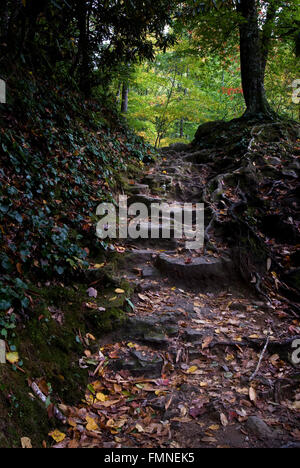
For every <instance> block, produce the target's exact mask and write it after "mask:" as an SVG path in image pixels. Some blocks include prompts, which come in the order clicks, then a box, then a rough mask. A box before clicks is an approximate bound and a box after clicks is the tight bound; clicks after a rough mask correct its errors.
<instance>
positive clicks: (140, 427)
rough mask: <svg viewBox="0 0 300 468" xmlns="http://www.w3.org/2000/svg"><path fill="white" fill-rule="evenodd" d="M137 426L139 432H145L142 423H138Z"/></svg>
mask: <svg viewBox="0 0 300 468" xmlns="http://www.w3.org/2000/svg"><path fill="white" fill-rule="evenodd" d="M135 428H136V429H137V430H138V432H145V430H144V428H143V426H141V425H140V424H138V423H137V424H136V425H135Z"/></svg>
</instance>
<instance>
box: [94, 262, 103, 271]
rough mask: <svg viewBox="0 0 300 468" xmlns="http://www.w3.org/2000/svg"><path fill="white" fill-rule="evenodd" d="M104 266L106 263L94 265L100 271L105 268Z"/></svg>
mask: <svg viewBox="0 0 300 468" xmlns="http://www.w3.org/2000/svg"><path fill="white" fill-rule="evenodd" d="M104 266H105V263H96V265H94V268H96V269H97V270H99V269H100V268H103V267H104Z"/></svg>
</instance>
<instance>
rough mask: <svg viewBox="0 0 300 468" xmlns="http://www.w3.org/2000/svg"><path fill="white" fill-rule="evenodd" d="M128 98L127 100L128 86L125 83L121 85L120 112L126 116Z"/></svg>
mask: <svg viewBox="0 0 300 468" xmlns="http://www.w3.org/2000/svg"><path fill="white" fill-rule="evenodd" d="M128 98H129V86H128V84H127V83H125V82H124V83H123V87H122V105H121V112H122V113H123V114H127V111H128Z"/></svg>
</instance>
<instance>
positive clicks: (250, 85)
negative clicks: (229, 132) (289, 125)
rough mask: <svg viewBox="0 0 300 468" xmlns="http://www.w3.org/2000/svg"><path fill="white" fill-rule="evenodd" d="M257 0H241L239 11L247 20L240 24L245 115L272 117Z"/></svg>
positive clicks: (238, 6)
mask: <svg viewBox="0 0 300 468" xmlns="http://www.w3.org/2000/svg"><path fill="white" fill-rule="evenodd" d="M256 3H257V2H256V0H241V1H240V2H239V3H238V5H237V11H238V12H239V13H240V14H241V15H242V16H243V18H244V19H245V21H243V22H241V24H240V53H241V75H242V85H243V91H244V98H245V102H246V106H247V110H246V113H245V116H247V117H248V116H258V114H260V115H263V116H268V117H271V116H272V115H273V111H272V109H271V107H270V105H269V104H268V101H267V98H266V94H265V88H264V72H265V64H266V55H265V54H266V51H265V50H264V51H263V50H262V44H261V40H260V35H259V26H258V12H257V6H256Z"/></svg>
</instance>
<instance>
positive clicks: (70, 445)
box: [68, 439, 79, 449]
mask: <svg viewBox="0 0 300 468" xmlns="http://www.w3.org/2000/svg"><path fill="white" fill-rule="evenodd" d="M78 447H79V442H78V441H77V440H75V439H74V440H71V441H70V442H69V443H68V448H70V449H77V448H78Z"/></svg>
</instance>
